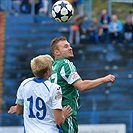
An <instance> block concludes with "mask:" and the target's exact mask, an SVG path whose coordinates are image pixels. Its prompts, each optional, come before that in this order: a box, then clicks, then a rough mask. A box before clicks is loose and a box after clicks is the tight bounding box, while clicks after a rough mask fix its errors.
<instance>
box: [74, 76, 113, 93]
mask: <svg viewBox="0 0 133 133" xmlns="http://www.w3.org/2000/svg"><path fill="white" fill-rule="evenodd" d="M114 81H115V76H114V75H111V74H109V75H107V76H105V77H102V78H98V79H95V80H78V81H77V82H75V83H74V84H73V85H74V87H76V88H77V89H78V90H80V91H86V90H90V89H92V88H95V87H97V86H99V85H101V84H103V83H106V82H112V83H113V82H114Z"/></svg>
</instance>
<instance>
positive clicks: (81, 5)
mask: <svg viewBox="0 0 133 133" xmlns="http://www.w3.org/2000/svg"><path fill="white" fill-rule="evenodd" d="M84 3H85V0H77V9H76V10H77V14H79V15H84V14H85V11H84Z"/></svg>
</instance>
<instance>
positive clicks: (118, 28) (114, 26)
mask: <svg viewBox="0 0 133 133" xmlns="http://www.w3.org/2000/svg"><path fill="white" fill-rule="evenodd" d="M122 30H123V26H122V23H121V22H120V21H119V20H118V18H117V16H116V15H112V17H111V22H110V23H109V27H108V31H109V34H110V39H111V41H112V43H113V44H115V43H116V42H118V41H119V39H120V37H121V34H122Z"/></svg>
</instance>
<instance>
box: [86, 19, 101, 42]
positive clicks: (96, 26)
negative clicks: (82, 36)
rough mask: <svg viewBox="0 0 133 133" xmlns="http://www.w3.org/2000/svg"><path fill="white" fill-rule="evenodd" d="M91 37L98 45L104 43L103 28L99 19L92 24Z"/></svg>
mask: <svg viewBox="0 0 133 133" xmlns="http://www.w3.org/2000/svg"><path fill="white" fill-rule="evenodd" d="M88 32H89V35H90V37H91V38H92V39H94V41H95V42H96V43H98V42H99V41H102V37H103V28H102V25H101V23H100V22H99V20H98V18H97V17H94V18H93V19H92V23H91V24H90V26H89V28H88Z"/></svg>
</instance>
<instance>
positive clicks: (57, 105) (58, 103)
mask: <svg viewBox="0 0 133 133" xmlns="http://www.w3.org/2000/svg"><path fill="white" fill-rule="evenodd" d="M52 109H62V91H61V87H60V86H59V85H55V84H54V85H53V92H52Z"/></svg>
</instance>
